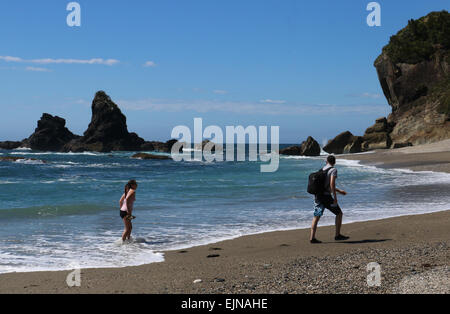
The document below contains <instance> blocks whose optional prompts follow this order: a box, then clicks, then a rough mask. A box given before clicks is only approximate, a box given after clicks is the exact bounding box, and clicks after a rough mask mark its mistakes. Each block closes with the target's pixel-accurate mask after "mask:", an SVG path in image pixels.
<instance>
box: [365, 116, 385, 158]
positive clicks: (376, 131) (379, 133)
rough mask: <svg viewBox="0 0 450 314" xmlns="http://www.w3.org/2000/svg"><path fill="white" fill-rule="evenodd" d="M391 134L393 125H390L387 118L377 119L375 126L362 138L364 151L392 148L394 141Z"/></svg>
mask: <svg viewBox="0 0 450 314" xmlns="http://www.w3.org/2000/svg"><path fill="white" fill-rule="evenodd" d="M391 132H392V125H391V124H390V123H388V121H387V119H386V118H384V117H383V118H379V119H377V120H376V122H375V124H374V125H373V126H371V127H370V128H368V129H367V130H366V133H365V134H364V136H363V138H362V141H363V143H362V148H363V150H365V151H368V150H374V149H385V148H390V147H391V145H392V140H391V137H390V135H389V134H390V133H391Z"/></svg>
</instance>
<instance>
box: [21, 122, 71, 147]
mask: <svg viewBox="0 0 450 314" xmlns="http://www.w3.org/2000/svg"><path fill="white" fill-rule="evenodd" d="M77 138H79V136H78V135H75V134H73V133H72V132H70V131H69V129H67V128H66V120H64V119H63V118H60V117H58V116H52V115H50V114H48V113H44V114H43V115H42V117H41V119H40V120H39V121H38V123H37V128H36V130H35V131H34V133H33V134H32V135H31V136H30V137H29V138H28V139H26V140H24V141H23V142H22V145H21V146H24V147H29V148H31V149H33V150H41V151H56V152H58V151H61V150H63V147H64V146H65V145H66V144H67V143H68V142H70V141H72V140H74V139H77Z"/></svg>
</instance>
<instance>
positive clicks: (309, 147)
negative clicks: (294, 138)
mask: <svg viewBox="0 0 450 314" xmlns="http://www.w3.org/2000/svg"><path fill="white" fill-rule="evenodd" d="M280 154H281V155H291V156H320V145H319V143H318V142H317V141H316V140H315V139H314V138H312V137H311V136H309V137H308V139H307V140H306V141H304V142H303V143H302V144H301V145H300V146H290V147H287V148H284V149H281V150H280Z"/></svg>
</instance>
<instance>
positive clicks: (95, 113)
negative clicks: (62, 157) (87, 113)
mask: <svg viewBox="0 0 450 314" xmlns="http://www.w3.org/2000/svg"><path fill="white" fill-rule="evenodd" d="M144 143H145V141H144V140H143V139H142V138H140V137H139V136H138V135H137V134H136V133H129V132H128V128H127V119H126V117H125V116H124V115H123V114H122V112H121V111H120V109H119V107H118V106H117V105H116V104H115V103H114V102H113V101H112V100H111V98H110V97H109V96H108V95H107V94H106V93H105V92H104V91H99V92H97V93H96V94H95V98H94V100H93V102H92V119H91V123H90V124H89V127H88V129H87V130H86V132H84V136H83V137H81V138H79V139H76V140H74V141H72V142H70V143H68V144H67V145H66V146H65V148H64V149H65V151H73V152H79V151H98V152H109V151H140V150H141V146H142V145H143V144H144Z"/></svg>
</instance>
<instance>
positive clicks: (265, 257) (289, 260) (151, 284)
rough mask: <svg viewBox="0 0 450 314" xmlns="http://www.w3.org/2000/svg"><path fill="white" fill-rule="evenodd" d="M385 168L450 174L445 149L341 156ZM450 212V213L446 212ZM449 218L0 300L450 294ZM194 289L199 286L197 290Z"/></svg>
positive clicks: (175, 256) (254, 244)
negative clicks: (375, 282) (373, 266)
mask: <svg viewBox="0 0 450 314" xmlns="http://www.w3.org/2000/svg"><path fill="white" fill-rule="evenodd" d="M339 158H347V159H358V160H361V161H362V163H367V164H371V165H376V166H380V167H385V168H409V169H412V170H416V171H417V170H421V171H422V170H428V171H430V170H431V171H445V172H450V171H449V170H450V140H449V141H444V142H441V143H440V144H439V143H438V144H432V145H429V146H427V145H425V146H422V147H410V148H404V149H398V150H385V151H377V152H375V153H371V154H361V155H352V156H340V157H339ZM449 207H450V205H449ZM449 226H450V211H443V212H437V213H431V214H424V215H412V216H402V217H396V218H388V219H382V220H376V221H367V222H356V223H351V224H345V212H344V226H343V233H344V234H346V235H348V236H350V237H351V238H350V240H348V241H344V242H335V241H334V239H333V235H334V227H333V226H327V227H320V224H319V229H318V234H317V237H318V238H319V239H320V240H322V241H323V243H322V244H318V245H312V244H310V243H309V241H308V238H309V229H300V230H292V231H279V232H269V233H263V234H258V235H250V236H243V237H240V238H237V239H233V240H227V241H223V242H219V243H215V244H211V245H205V246H198V247H193V248H189V249H186V250H179V251H168V252H165V261H164V262H162V263H153V264H148V265H143V266H137V267H125V268H115V269H84V270H82V271H81V287H73V288H69V287H68V286H67V284H66V277H67V275H68V274H69V273H70V271H58V272H34V273H12V274H3V275H0V293H410V292H413V293H450V250H449V243H450V242H449V240H450V231H449V230H450V228H449ZM370 262H376V263H378V264H379V265H380V266H381V274H382V280H381V286H380V287H369V286H368V284H367V270H366V267H367V264H368V263H370ZM197 279H200V280H201V282H199V283H194V281H195V280H197Z"/></svg>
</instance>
